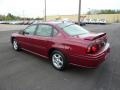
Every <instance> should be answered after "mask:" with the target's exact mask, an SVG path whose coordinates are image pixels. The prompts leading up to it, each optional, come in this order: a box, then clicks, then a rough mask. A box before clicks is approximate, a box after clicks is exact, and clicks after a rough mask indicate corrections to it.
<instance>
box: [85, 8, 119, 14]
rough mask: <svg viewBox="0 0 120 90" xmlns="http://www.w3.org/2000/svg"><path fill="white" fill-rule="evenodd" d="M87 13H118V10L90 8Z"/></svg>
mask: <svg viewBox="0 0 120 90" xmlns="http://www.w3.org/2000/svg"><path fill="white" fill-rule="evenodd" d="M87 14H120V10H111V9H107V10H90V11H88V12H87Z"/></svg>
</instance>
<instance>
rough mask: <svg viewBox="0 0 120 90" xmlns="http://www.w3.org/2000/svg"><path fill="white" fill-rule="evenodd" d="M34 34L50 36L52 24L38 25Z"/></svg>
mask: <svg viewBox="0 0 120 90" xmlns="http://www.w3.org/2000/svg"><path fill="white" fill-rule="evenodd" d="M36 35H39V36H44V37H50V36H51V35H52V26H50V25H39V26H38V29H37V31H36Z"/></svg>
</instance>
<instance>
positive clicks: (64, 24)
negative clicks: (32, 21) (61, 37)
mask: <svg viewBox="0 0 120 90" xmlns="http://www.w3.org/2000/svg"><path fill="white" fill-rule="evenodd" d="M37 24H49V25H57V26H59V27H60V28H65V27H66V26H69V25H72V24H74V23H71V22H64V21H57V22H56V21H50V22H40V23H37Z"/></svg>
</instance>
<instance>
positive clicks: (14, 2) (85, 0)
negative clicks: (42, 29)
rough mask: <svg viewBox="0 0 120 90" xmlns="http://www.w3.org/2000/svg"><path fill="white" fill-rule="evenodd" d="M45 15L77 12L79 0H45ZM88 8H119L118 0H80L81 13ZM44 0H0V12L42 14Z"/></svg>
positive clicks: (33, 15)
mask: <svg viewBox="0 0 120 90" xmlns="http://www.w3.org/2000/svg"><path fill="white" fill-rule="evenodd" d="M46 1H47V15H68V14H77V12H78V1H79V0H46ZM89 9H120V0H82V13H85V12H87V11H88V10H89ZM43 12H44V0H0V14H7V13H12V14H14V15H18V16H26V17H38V16H43V15H44V14H43Z"/></svg>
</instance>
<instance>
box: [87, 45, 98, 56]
mask: <svg viewBox="0 0 120 90" xmlns="http://www.w3.org/2000/svg"><path fill="white" fill-rule="evenodd" d="M98 50H99V45H98V44H94V45H91V46H89V47H88V49H87V53H89V54H94V53H96V52H97V51H98Z"/></svg>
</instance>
